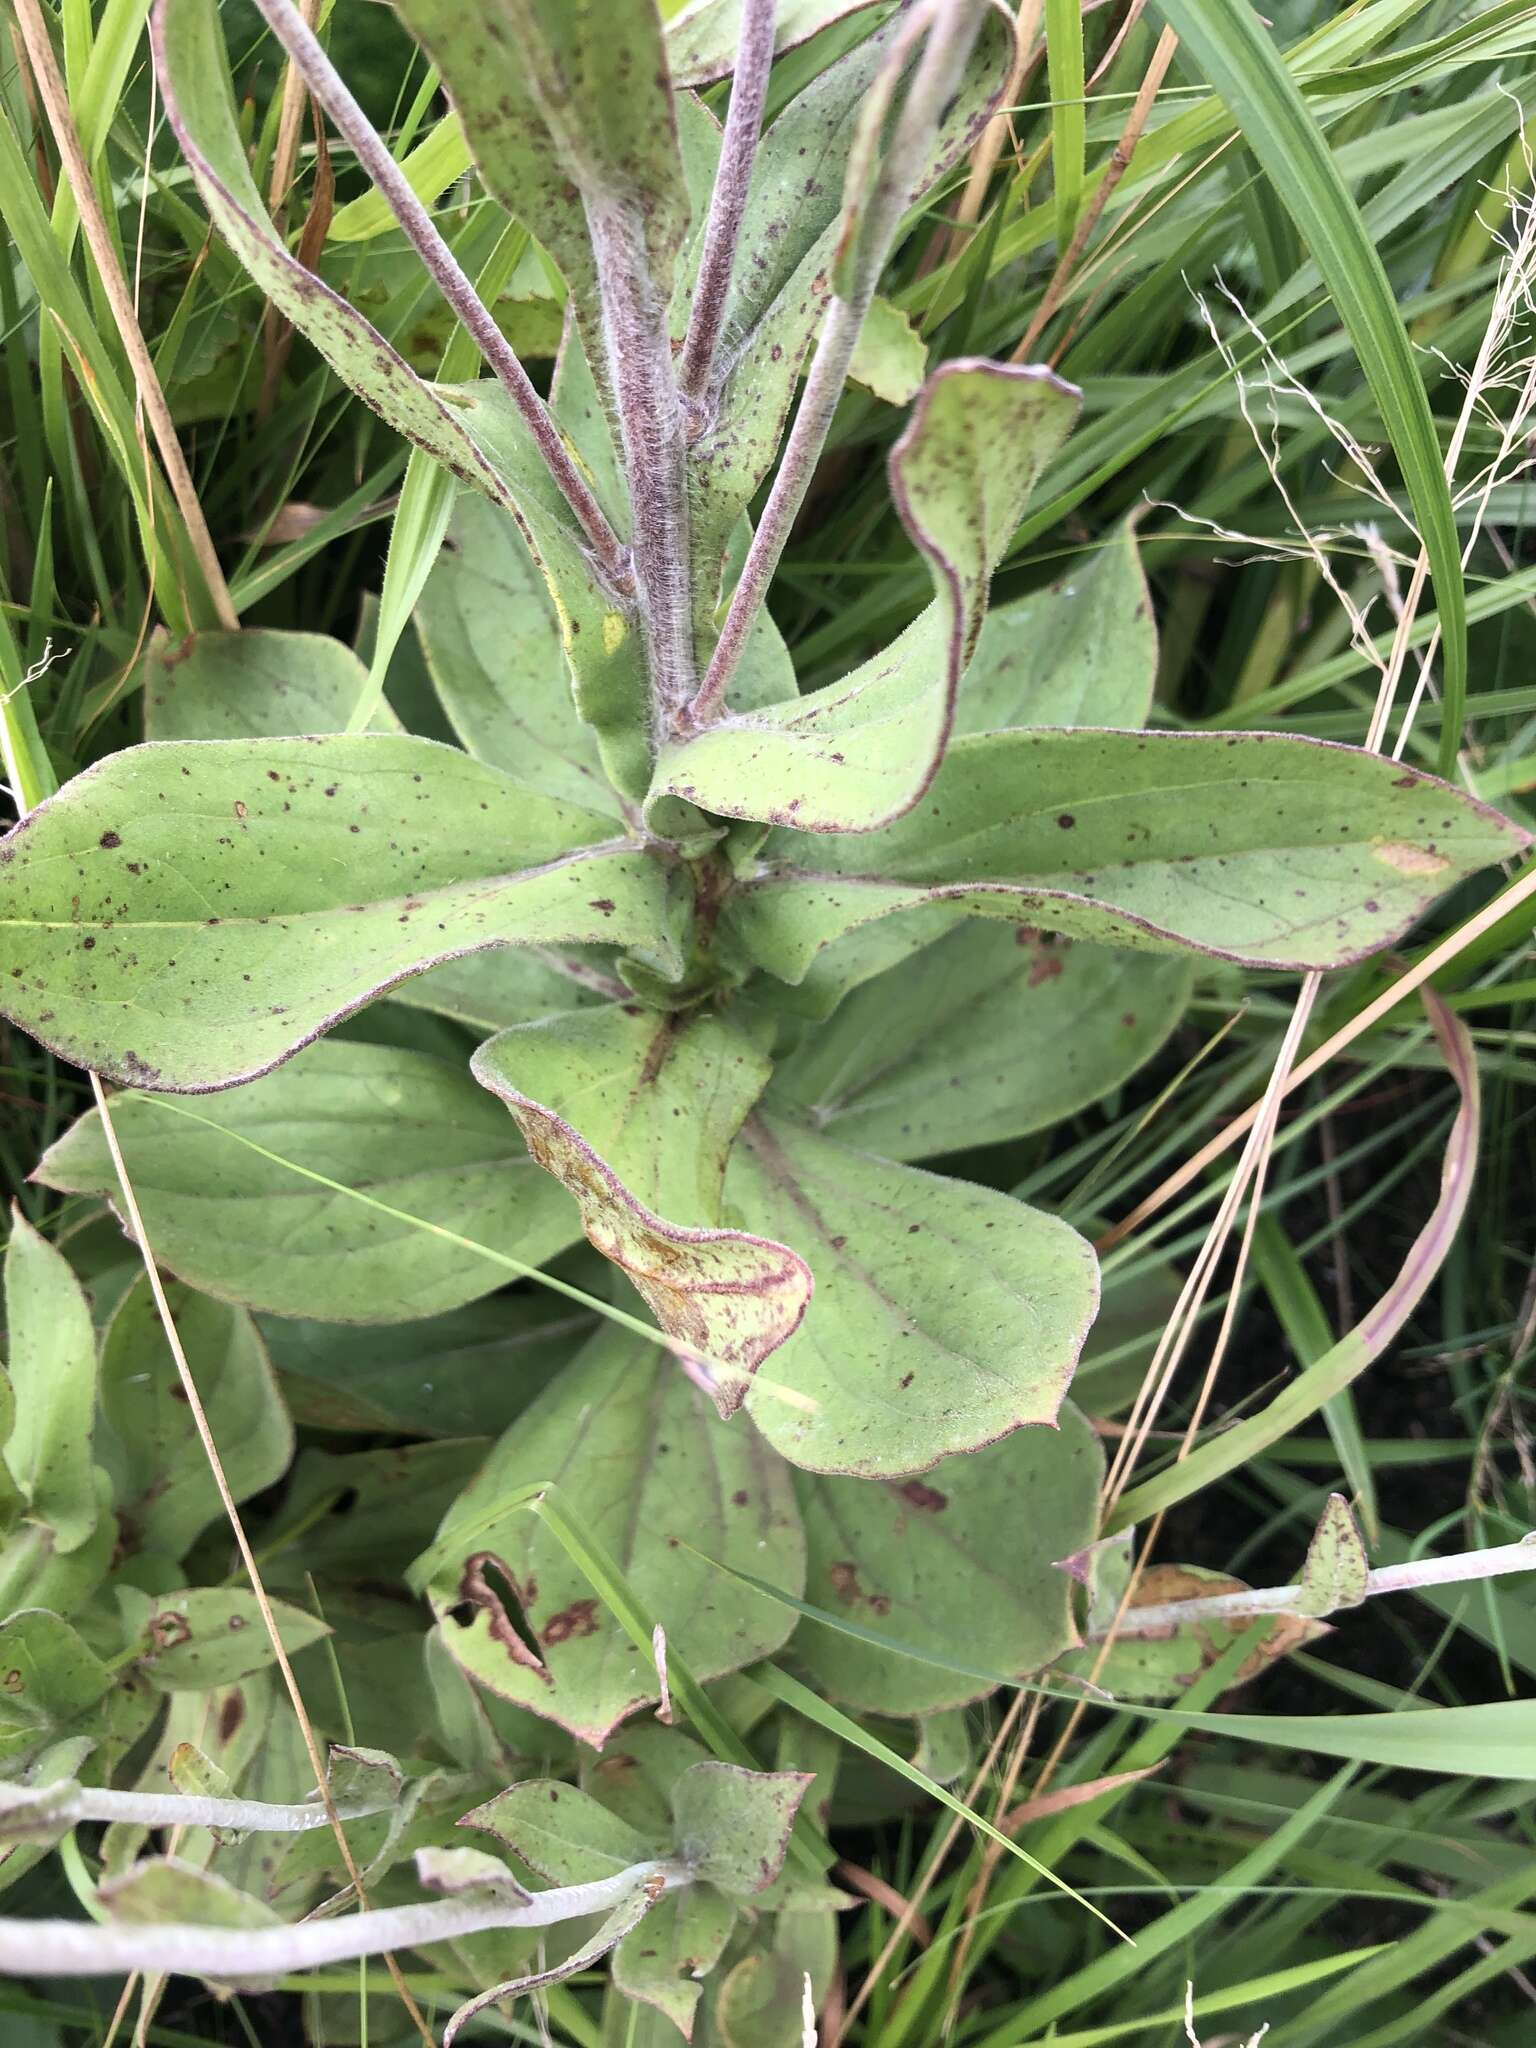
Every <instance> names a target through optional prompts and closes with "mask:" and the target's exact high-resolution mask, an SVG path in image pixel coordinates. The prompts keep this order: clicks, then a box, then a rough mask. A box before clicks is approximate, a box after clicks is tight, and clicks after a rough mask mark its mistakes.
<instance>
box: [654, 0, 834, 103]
mask: <svg viewBox="0 0 1536 2048" xmlns="http://www.w3.org/2000/svg"><path fill="white" fill-rule="evenodd" d="M871 4H872V0H779V5H778V7H777V8H776V10H775V13H774V44H773V47H774V54H775V55H776V56H782V55H783V54H784V52H785V51H786V50H793V49H795V48H796V47H797V46H798V45H799V44H801V43H803V42H806V41H808V40H809V39H810V37H812V36H813V35H815V34H816V33H817V31H818V30H820V29H823V28H826V27H828V26H830V24H831V23H832V22H834V21H841V20H842V18H843V17H844V15H848V14H856V13H858V11H859V10H860V8H862V7H867V6H870V5H871ZM741 11H742V0H693V4H692V5H691V6H688V7H684V8H683V9H681V10H680V12H678V13H677V14H674V15H673V17H672V19H671V20H670V21H669V22H668V23H667V56H668V58H669V60H670V62H671V65H672V76H673V79H674V80H675V82H676V83H677V84H678V85H711V84H713V83H714V81H715V80H716V79H717V78H724V77H725V75H726V73H727V72H728V71H730V70H731V69H733V67H734V65H735V62H736V50H737V46H738V44H739V43H740V41H741Z"/></svg>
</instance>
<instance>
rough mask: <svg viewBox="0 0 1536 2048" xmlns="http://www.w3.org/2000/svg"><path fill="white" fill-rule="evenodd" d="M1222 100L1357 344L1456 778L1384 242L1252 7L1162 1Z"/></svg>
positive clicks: (1448, 518) (1444, 764)
mask: <svg viewBox="0 0 1536 2048" xmlns="http://www.w3.org/2000/svg"><path fill="white" fill-rule="evenodd" d="M1158 5H1159V6H1160V7H1161V9H1162V11H1163V13H1164V15H1165V16H1166V17H1167V20H1168V22H1169V25H1170V26H1171V27H1172V28H1173V29H1175V30H1176V31H1177V33H1178V35H1179V38H1180V40H1181V41H1182V42H1183V43H1184V44H1185V45H1186V46H1187V47H1188V49H1189V50H1190V51H1191V52H1192V54H1193V55H1194V56H1195V58H1196V59H1197V61H1198V62H1199V64H1200V66H1201V68H1202V69H1203V70H1204V72H1205V75H1206V77H1207V78H1208V79H1209V80H1210V81H1211V84H1212V85H1213V86H1214V87H1215V88H1216V90H1217V92H1218V93H1219V94H1220V95H1221V97H1222V99H1223V100H1225V102H1226V104H1227V105H1228V107H1229V108H1230V109H1231V111H1232V113H1233V115H1234V116H1235V118H1236V120H1237V122H1238V124H1239V127H1240V128H1241V130H1242V135H1243V140H1244V141H1245V142H1246V144H1247V145H1248V147H1249V149H1250V150H1251V151H1252V152H1253V155H1254V156H1255V158H1256V159H1257V160H1258V162H1259V164H1260V165H1261V166H1262V167H1263V169H1264V170H1265V171H1266V172H1267V173H1268V175H1269V177H1270V180H1271V181H1272V183H1273V184H1274V186H1275V189H1276V190H1277V191H1278V192H1279V194H1280V197H1281V199H1282V200H1283V201H1284V203H1285V205H1286V208H1287V210H1288V211H1289V212H1290V214H1291V217H1292V219H1293V220H1294V221H1295V222H1296V225H1297V227H1298V228H1299V229H1300V230H1301V233H1302V236H1303V238H1304V239H1305V241H1306V243H1307V245H1308V247H1309V248H1310V249H1311V252H1312V257H1313V260H1314V261H1315V262H1316V264H1317V266H1318V269H1319V270H1320V271H1321V273H1322V275H1323V278H1324V280H1325V282H1326V283H1327V286H1328V289H1329V291H1330V292H1331V294H1332V296H1333V300H1334V303H1335V305H1336V306H1337V307H1338V310H1339V315H1340V317H1341V319H1342V320H1343V322H1344V325H1345V327H1346V329H1347V330H1348V332H1349V336H1350V339H1351V341H1352V342H1353V343H1354V346H1355V352H1356V354H1357V355H1358V356H1359V358H1360V366H1361V368H1362V370H1363V371H1364V372H1365V376H1366V381H1367V382H1368V383H1369V385H1370V387H1371V391H1372V395H1373V396H1374V398H1375V400H1376V404H1377V406H1378V407H1379V408H1380V411H1381V416H1382V419H1383V421H1384V423H1385V425H1386V429H1387V434H1388V437H1389V439H1390V440H1391V443H1392V446H1393V449H1394V450H1395V452H1396V455H1397V459H1398V463H1399V465H1400V466H1401V469H1402V472H1403V480H1404V482H1405V483H1406V485H1407V487H1408V495H1409V497H1410V499H1411V500H1412V503H1413V509H1414V514H1415V516H1416V518H1417V520H1418V524H1419V531H1420V534H1421V535H1422V537H1423V543H1424V550H1425V553H1426V555H1427V556H1428V558H1429V567H1430V572H1431V574H1432V575H1433V577H1434V585H1435V597H1436V601H1437V604H1438V608H1439V612H1440V623H1441V627H1442V630H1443V646H1444V690H1445V722H1444V724H1443V725H1442V727H1441V729H1440V765H1441V772H1442V773H1443V774H1446V775H1449V774H1452V773H1453V772H1454V770H1455V766H1456V754H1457V750H1458V748H1459V746H1460V743H1461V728H1462V722H1463V719H1464V716H1465V705H1466V695H1467V622H1466V590H1465V586H1464V584H1463V580H1462V572H1461V547H1460V543H1459V541H1458V539H1457V535H1456V516H1455V512H1454V509H1453V507H1452V504H1451V494H1450V489H1449V486H1448V485H1447V483H1446V477H1445V469H1444V465H1443V462H1442V459H1441V454H1440V444H1439V441H1438V439H1437V438H1436V434H1435V423H1434V419H1433V417H1432V415H1431V413H1430V409H1429V400H1428V397H1427V396H1426V394H1425V390H1424V385H1423V382H1422V380H1421V378H1420V376H1419V371H1418V365H1417V364H1416V362H1415V360H1414V355H1413V349H1412V346H1411V344H1410V342H1409V339H1408V333H1407V329H1406V328H1405V327H1404V326H1403V323H1402V320H1401V318H1400V317H1399V315H1398V310H1397V305H1396V302H1395V300H1394V298H1393V293H1392V286H1391V284H1390V282H1389V281H1388V278H1387V273H1386V269H1385V267H1384V265H1383V263H1382V260H1381V257H1380V254H1379V253H1378V251H1377V248H1376V244H1375V243H1374V242H1373V241H1372V239H1371V237H1370V235H1369V234H1368V233H1367V232H1366V229H1365V226H1364V223H1363V222H1362V221H1361V218H1360V214H1359V210H1358V209H1357V207H1356V205H1355V202H1354V200H1353V199H1352V198H1351V196H1350V194H1349V191H1348V189H1347V187H1346V186H1345V184H1344V181H1343V179H1342V178H1341V177H1340V175H1339V172H1338V168H1337V166H1336V165H1335V163H1334V161H1333V157H1332V154H1331V152H1330V151H1329V148H1328V145H1327V143H1326V142H1325V141H1324V139H1323V135H1322V132H1321V130H1320V129H1319V128H1318V125H1317V123H1316V121H1315V120H1314V119H1313V117H1312V115H1311V113H1310V112H1309V111H1308V109H1307V105H1306V102H1305V101H1304V100H1303V98H1302V96H1301V93H1300V92H1299V91H1298V89H1297V86H1296V83H1295V80H1294V79H1293V78H1292V77H1291V74H1290V72H1289V71H1288V70H1287V68H1286V66H1285V63H1284V60H1283V59H1282V58H1281V56H1280V55H1279V53H1278V52H1277V51H1276V49H1275V47H1274V45H1273V43H1272V42H1271V41H1270V39H1269V37H1268V35H1267V34H1266V33H1265V31H1264V29H1263V28H1262V27H1261V26H1260V24H1259V18H1258V16H1257V15H1256V14H1255V13H1254V11H1253V9H1252V8H1251V6H1250V5H1249V4H1248V0H1237V4H1235V5H1234V4H1233V0H1158Z"/></svg>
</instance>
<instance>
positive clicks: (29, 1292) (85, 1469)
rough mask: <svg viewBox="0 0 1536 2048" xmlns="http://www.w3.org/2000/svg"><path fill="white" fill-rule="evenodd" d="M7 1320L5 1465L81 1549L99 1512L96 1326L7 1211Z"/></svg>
mask: <svg viewBox="0 0 1536 2048" xmlns="http://www.w3.org/2000/svg"><path fill="white" fill-rule="evenodd" d="M5 1322H6V1338H7V1344H8V1347H9V1357H8V1361H7V1362H8V1364H9V1367H10V1392H11V1394H12V1395H13V1396H14V1419H13V1421H12V1423H11V1429H10V1434H9V1437H8V1439H7V1442H6V1445H5V1465H6V1469H7V1470H8V1472H9V1473H10V1476H11V1478H12V1479H13V1480H14V1481H15V1483H16V1487H17V1490H18V1491H19V1492H20V1494H21V1497H22V1500H23V1501H24V1502H25V1503H26V1508H27V1512H28V1514H29V1516H30V1517H31V1519H32V1520H34V1521H36V1522H39V1523H42V1524H44V1525H46V1527H47V1529H48V1531H49V1532H50V1538H49V1540H50V1545H51V1548H52V1549H53V1550H54V1551H55V1552H57V1553H60V1554H67V1553H68V1552H70V1551H72V1550H78V1549H79V1548H80V1547H81V1545H82V1544H84V1543H85V1542H87V1541H88V1540H89V1538H90V1535H91V1532H92V1531H93V1530H94V1529H95V1527H96V1523H97V1517H98V1504H97V1498H96V1478H95V1472H94V1470H93V1467H92V1464H91V1429H92V1425H93V1423H94V1420H95V1414H96V1332H95V1330H94V1329H93V1328H92V1327H91V1311H90V1307H89V1305H88V1304H87V1302H86V1298H85V1295H84V1293H83V1292H82V1290H81V1286H80V1282H79V1281H78V1280H77V1279H76V1278H75V1275H74V1272H73V1270H72V1268H71V1267H70V1264H69V1261H68V1260H67V1259H66V1258H65V1257H64V1255H63V1253H62V1252H60V1251H56V1250H55V1249H54V1247H53V1246H52V1245H51V1244H50V1243H49V1242H48V1240H47V1239H46V1238H45V1237H42V1236H40V1235H39V1234H38V1232H37V1231H35V1230H34V1229H33V1228H32V1225H31V1224H30V1223H29V1222H28V1221H27V1219H26V1217H25V1216H23V1215H22V1213H21V1211H20V1209H19V1208H16V1207H14V1206H13V1207H12V1210H11V1235H10V1241H9V1243H8V1244H7V1246H6V1249H5Z"/></svg>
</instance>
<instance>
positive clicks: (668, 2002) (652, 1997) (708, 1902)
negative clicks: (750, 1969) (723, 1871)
mask: <svg viewBox="0 0 1536 2048" xmlns="http://www.w3.org/2000/svg"><path fill="white" fill-rule="evenodd" d="M735 1925H736V1907H735V1906H734V1905H733V1903H732V1902H731V1901H730V1900H729V1899H727V1898H724V1897H722V1895H721V1894H720V1893H719V1892H717V1891H715V1890H713V1889H712V1888H711V1887H710V1886H709V1885H707V1884H691V1885H689V1886H688V1887H687V1889H686V1890H684V1891H676V1892H668V1893H667V1895H666V1897H665V1898H664V1899H661V1900H659V1901H658V1903H657V1904H656V1905H655V1906H653V1907H652V1908H651V1911H650V1912H649V1913H648V1914H647V1915H646V1917H645V1920H644V1922H643V1923H642V1925H640V1926H639V1927H637V1928H635V1929H634V1931H633V1932H632V1933H630V1934H627V1935H626V1936H625V1937H624V1939H623V1940H622V1941H621V1942H620V1943H619V1945H618V1947H617V1948H616V1949H615V1950H614V1954H613V1982H614V1986H615V1988H616V1989H617V1990H618V1991H620V1992H622V1993H623V1995H624V1996H625V1997H626V1998H629V1999H638V2000H639V2001H640V2002H641V2004H642V2005H646V2006H649V2007H651V2008H652V2009H653V2010H652V2012H651V2014H650V2015H648V2017H650V2018H651V2019H652V2021H653V2022H654V2020H655V2019H656V2017H657V2016H664V2019H665V2020H667V2021H670V2022H671V2027H670V2028H667V2030H666V2031H667V2032H668V2034H669V2035H670V2036H671V2038H672V2039H675V2038H676V2035H675V2034H673V2033H672V2029H673V2028H675V2029H677V2030H678V2031H679V2032H681V2033H682V2034H683V2035H684V2036H685V2037H686V2036H687V2034H688V2033H689V2030H690V2029H691V2027H692V2024H693V2016H694V2013H695V2011H696V2010H697V2007H698V2003H699V2000H700V1999H701V1998H702V1997H703V1995H704V1986H703V1984H702V1983H701V1982H700V1981H699V1980H700V1979H701V1978H702V1977H705V1976H707V1975H708V1974H709V1972H710V1971H711V1970H713V1968H714V1966H715V1964H716V1963H717V1962H719V1960H720V1956H721V1953H722V1951H723V1950H724V1948H725V1945H726V1943H727V1941H729V1939H730V1937H731V1930H732V1929H733V1928H734V1927H735ZM634 2043H635V2048H650V2044H649V2043H648V2042H647V2040H646V2036H645V2032H644V2021H643V2020H642V2021H641V2030H640V2031H639V2032H638V2033H637V2034H636V2035H635V2036H634Z"/></svg>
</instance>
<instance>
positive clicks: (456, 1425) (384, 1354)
mask: <svg viewBox="0 0 1536 2048" xmlns="http://www.w3.org/2000/svg"><path fill="white" fill-rule="evenodd" d="M492 1284H493V1285H494V1284H495V1283H494V1282H493V1283H492ZM258 1328H259V1329H260V1331H261V1335H262V1338H263V1340H264V1342H265V1344H266V1347H267V1350H268V1351H269V1353H270V1354H271V1357H272V1360H273V1362H274V1364H275V1365H276V1366H277V1369H278V1374H279V1376H280V1378H281V1381H282V1388H283V1394H284V1396H285V1398H286V1400H287V1403H288V1407H289V1409H290V1410H291V1412H292V1414H293V1419H294V1421H295V1422H297V1423H301V1424H303V1425H304V1427H306V1428H308V1429H323V1430H337V1431H354V1430H355V1431H359V1432H362V1433H366V1434H370V1435H371V1434H374V1433H376V1432H378V1431H386V1432H388V1433H389V1434H391V1435H394V1436H426V1437H456V1436H473V1435H474V1434H475V1433H476V1432H477V1431H484V1432H486V1433H488V1434H491V1435H498V1434H499V1433H500V1432H501V1431H502V1430H503V1429H505V1427H506V1426H507V1424H508V1423H509V1422H510V1421H511V1420H512V1418H513V1417H514V1416H515V1415H520V1414H521V1413H522V1411H523V1410H524V1409H525V1408H526V1407H527V1406H528V1403H529V1402H530V1401H531V1400H532V1399H533V1397H534V1395H535V1394H537V1393H538V1392H539V1391H540V1390H541V1389H542V1388H544V1387H545V1386H547V1385H548V1384H549V1382H550V1381H551V1380H552V1379H553V1378H554V1376H555V1374H556V1373H557V1372H559V1371H560V1369H561V1368H562V1367H563V1366H564V1365H565V1363H566V1361H567V1360H568V1359H569V1358H570V1356H571V1353H572V1351H573V1350H574V1349H575V1347H576V1345H577V1344H579V1343H581V1342H583V1341H584V1340H585V1339H586V1338H587V1337H589V1336H590V1335H591V1334H592V1328H593V1318H592V1317H591V1316H589V1315H584V1314H583V1313H582V1312H581V1310H580V1309H578V1308H575V1307H574V1306H573V1305H572V1304H571V1303H569V1302H566V1301H562V1300H561V1299H560V1298H559V1297H558V1296H556V1295H551V1294H542V1293H533V1294H527V1295H521V1294H498V1295H496V1296H495V1297H494V1298H493V1299H492V1300H489V1301H478V1302H471V1303H469V1304H468V1305H467V1306H465V1307H464V1308H460V1309H454V1310H450V1311H448V1312H447V1313H446V1314H443V1315H438V1316H428V1317H425V1318H423V1319H421V1320H419V1321H411V1322H408V1323H395V1324H391V1325H386V1326H384V1327H380V1326H379V1325H378V1324H373V1325H363V1326H360V1327H349V1326H348V1325H347V1324H344V1323H322V1322H310V1321H305V1320H300V1319H291V1318H289V1317H286V1316H262V1317H259V1318H258Z"/></svg>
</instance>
